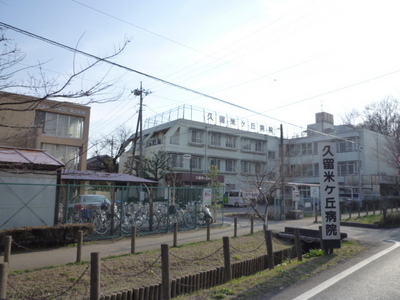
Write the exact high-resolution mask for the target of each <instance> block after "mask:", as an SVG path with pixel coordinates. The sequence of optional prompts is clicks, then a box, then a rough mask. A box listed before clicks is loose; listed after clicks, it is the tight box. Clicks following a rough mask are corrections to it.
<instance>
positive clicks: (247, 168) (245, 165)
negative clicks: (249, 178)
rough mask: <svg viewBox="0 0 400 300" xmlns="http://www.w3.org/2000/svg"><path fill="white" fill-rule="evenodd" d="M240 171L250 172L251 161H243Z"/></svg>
mask: <svg viewBox="0 0 400 300" xmlns="http://www.w3.org/2000/svg"><path fill="white" fill-rule="evenodd" d="M242 172H243V173H246V174H250V173H251V162H249V161H244V162H243V166H242Z"/></svg>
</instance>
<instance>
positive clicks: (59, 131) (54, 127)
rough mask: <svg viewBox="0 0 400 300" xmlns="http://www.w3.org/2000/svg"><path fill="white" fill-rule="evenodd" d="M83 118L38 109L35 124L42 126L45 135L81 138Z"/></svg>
mask: <svg viewBox="0 0 400 300" xmlns="http://www.w3.org/2000/svg"><path fill="white" fill-rule="evenodd" d="M83 124H84V122H83V118H81V117H75V116H68V115H63V114H55V113H49V112H45V111H36V114H35V125H36V126H38V127H42V129H43V133H44V134H45V135H53V136H58V137H66V138H75V139H81V138H82V137H83Z"/></svg>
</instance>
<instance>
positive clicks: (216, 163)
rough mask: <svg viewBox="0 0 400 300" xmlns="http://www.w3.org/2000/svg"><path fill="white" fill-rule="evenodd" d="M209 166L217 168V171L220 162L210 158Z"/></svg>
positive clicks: (219, 168) (219, 167)
mask: <svg viewBox="0 0 400 300" xmlns="http://www.w3.org/2000/svg"><path fill="white" fill-rule="evenodd" d="M210 166H215V167H217V168H218V170H221V160H220V159H218V158H211V159H210Z"/></svg>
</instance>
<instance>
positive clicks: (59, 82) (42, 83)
mask: <svg viewBox="0 0 400 300" xmlns="http://www.w3.org/2000/svg"><path fill="white" fill-rule="evenodd" d="M4 32H5V31H4V29H2V28H0V45H1V47H2V52H1V53H0V90H1V91H3V92H4V91H18V93H21V94H25V95H30V96H32V97H35V98H32V99H24V100H22V101H17V102H16V101H7V100H6V98H10V94H8V93H7V94H6V93H0V110H8V111H26V110H34V109H36V108H37V107H38V106H39V105H40V104H41V103H42V102H43V101H44V100H45V99H50V98H51V99H61V100H64V101H66V100H68V101H72V100H74V99H80V104H83V105H88V104H91V103H104V102H110V101H116V100H118V99H119V98H120V96H121V95H122V92H117V93H115V89H114V88H115V83H116V81H117V79H114V80H110V81H108V80H107V72H106V73H105V74H104V75H103V77H102V78H101V79H100V80H99V81H97V82H95V83H94V84H93V83H92V84H90V85H89V86H87V87H84V86H83V85H82V82H81V80H82V79H81V78H82V76H83V75H84V74H86V73H87V72H89V71H90V70H92V69H94V68H95V67H97V66H99V65H100V64H102V63H104V62H105V61H106V60H109V59H112V58H115V57H116V56H118V55H119V54H120V53H121V52H123V51H124V49H125V48H126V46H127V44H128V43H129V40H125V41H124V42H123V44H122V45H121V46H120V47H117V48H115V49H114V52H113V53H112V54H111V55H108V56H105V57H102V58H98V59H97V60H92V61H91V62H90V61H87V63H86V65H81V64H78V63H77V59H76V53H75V54H74V58H73V62H72V72H71V73H70V74H68V75H67V76H65V77H61V76H60V77H57V78H47V76H46V74H45V72H44V71H43V63H38V64H37V65H36V66H31V67H24V68H19V67H18V64H19V63H20V62H22V61H23V60H24V59H25V57H26V55H25V54H23V53H22V51H21V50H20V49H19V48H18V47H17V45H16V44H15V43H14V41H13V40H10V39H8V38H7V37H6V35H5V33H4ZM33 68H34V69H38V72H39V73H38V74H39V75H37V76H34V75H31V74H29V72H28V71H29V70H31V69H33ZM24 71H26V72H28V73H27V74H26V77H27V78H28V79H27V80H22V79H19V78H23V77H24V76H23V74H24V73H23V72H24ZM16 78H18V79H16ZM75 83H76V84H79V86H80V87H81V88H79V89H76V90H71V89H70V87H71V86H73V85H74V84H75ZM19 100H20V99H19Z"/></svg>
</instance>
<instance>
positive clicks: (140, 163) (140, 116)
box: [129, 82, 151, 177]
mask: <svg viewBox="0 0 400 300" xmlns="http://www.w3.org/2000/svg"><path fill="white" fill-rule="evenodd" d="M150 93H151V92H150V91H146V90H144V89H143V87H142V82H140V89H136V90H134V91H133V94H134V95H135V96H140V101H139V114H138V120H137V124H136V132H135V139H134V140H133V147H132V159H131V165H130V169H129V175H132V171H133V164H134V160H135V152H136V144H137V137H138V134H139V161H138V176H139V177H143V94H144V95H145V96H147V95H148V94H150Z"/></svg>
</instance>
